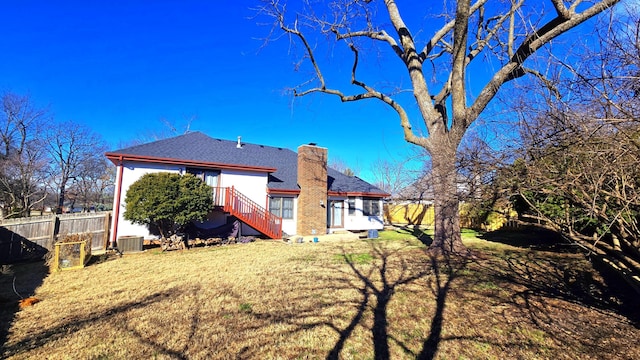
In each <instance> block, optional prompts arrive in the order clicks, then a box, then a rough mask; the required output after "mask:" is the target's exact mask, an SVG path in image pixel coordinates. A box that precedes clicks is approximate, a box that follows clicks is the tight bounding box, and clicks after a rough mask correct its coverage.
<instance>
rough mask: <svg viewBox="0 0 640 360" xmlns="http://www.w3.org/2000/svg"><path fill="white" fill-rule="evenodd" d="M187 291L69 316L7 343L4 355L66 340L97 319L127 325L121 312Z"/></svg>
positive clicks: (160, 350)
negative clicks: (20, 339)
mask: <svg viewBox="0 0 640 360" xmlns="http://www.w3.org/2000/svg"><path fill="white" fill-rule="evenodd" d="M183 293H185V290H181V289H180V288H173V289H170V290H167V291H164V292H156V293H153V294H150V295H147V296H145V297H144V298H142V299H139V300H132V301H129V302H124V303H122V304H118V305H115V306H112V307H109V308H106V309H102V310H99V311H95V312H93V313H92V314H91V315H89V316H81V317H73V318H69V319H67V320H66V321H64V322H62V323H60V324H59V325H57V326H55V327H52V328H46V329H45V328H43V329H41V331H39V332H35V333H32V334H30V336H29V337H27V338H24V339H23V340H22V341H19V342H17V343H14V344H10V345H8V346H7V345H6V344H5V346H4V347H3V349H2V352H1V353H0V355H3V356H5V357H9V356H12V355H16V354H19V353H28V352H29V351H31V350H34V349H36V348H39V347H42V346H45V345H47V344H49V343H52V342H55V341H57V340H59V339H64V338H65V337H67V336H69V334H73V333H79V332H81V331H82V330H83V329H84V328H86V327H90V326H93V325H94V324H95V323H96V322H97V321H104V320H110V321H112V322H113V323H114V324H119V325H120V326H123V324H124V325H125V326H126V322H122V323H121V322H120V321H118V320H117V316H120V315H121V314H123V313H125V312H127V311H130V310H132V309H139V308H145V307H149V306H151V305H152V304H154V303H157V302H162V301H166V300H167V299H172V298H177V297H179V296H182V295H183ZM123 331H126V333H127V334H130V335H135V336H136V337H137V338H138V339H139V340H140V341H142V342H143V343H147V344H148V345H150V346H152V347H153V350H154V351H155V352H156V353H157V354H164V355H169V356H170V357H172V358H177V359H186V357H185V356H184V354H183V352H181V351H175V350H172V349H169V348H167V347H166V346H164V345H163V344H159V343H157V342H154V341H153V340H152V339H149V338H148V337H146V336H145V335H143V334H140V333H136V332H135V331H134V330H132V329H129V328H124V329H123ZM194 331H195V330H194Z"/></svg>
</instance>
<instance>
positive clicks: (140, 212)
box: [124, 173, 213, 239]
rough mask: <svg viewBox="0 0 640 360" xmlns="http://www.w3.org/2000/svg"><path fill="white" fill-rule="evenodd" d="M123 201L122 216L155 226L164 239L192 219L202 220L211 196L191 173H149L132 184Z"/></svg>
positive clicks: (208, 209) (209, 190)
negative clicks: (124, 204) (123, 210)
mask: <svg viewBox="0 0 640 360" xmlns="http://www.w3.org/2000/svg"><path fill="white" fill-rule="evenodd" d="M125 203H126V208H125V212H124V218H125V219H127V220H129V221H131V222H133V223H135V224H140V225H147V226H149V225H151V226H154V227H156V228H157V229H158V230H159V231H160V236H162V237H163V238H165V239H166V238H168V237H170V236H171V235H173V234H175V233H176V232H177V231H179V229H180V228H181V227H182V226H184V225H187V224H188V223H190V222H191V221H195V220H200V221H202V220H205V219H206V217H207V214H209V212H210V211H211V209H212V208H213V197H212V189H211V187H210V186H209V185H207V184H205V183H204V182H203V181H202V180H201V179H199V178H197V177H195V176H194V175H191V174H185V175H179V174H174V173H151V174H146V175H143V176H142V177H141V178H140V179H138V180H137V181H136V182H135V183H133V184H131V186H130V187H129V190H127V194H126V196H125Z"/></svg>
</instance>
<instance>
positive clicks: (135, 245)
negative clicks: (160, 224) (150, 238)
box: [116, 235, 144, 254]
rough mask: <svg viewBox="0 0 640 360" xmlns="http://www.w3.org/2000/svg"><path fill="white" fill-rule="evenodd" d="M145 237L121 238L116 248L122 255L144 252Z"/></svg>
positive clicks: (129, 236)
mask: <svg viewBox="0 0 640 360" xmlns="http://www.w3.org/2000/svg"><path fill="white" fill-rule="evenodd" d="M143 245H144V237H142V236H132V235H127V236H119V237H118V240H117V241H116V246H117V247H118V250H120V252H121V253H123V254H125V253H128V252H129V253H131V252H140V251H143Z"/></svg>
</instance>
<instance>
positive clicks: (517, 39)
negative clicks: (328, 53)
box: [260, 0, 619, 252]
mask: <svg viewBox="0 0 640 360" xmlns="http://www.w3.org/2000/svg"><path fill="white" fill-rule="evenodd" d="M618 1H619V0H599V1H589V2H583V1H581V0H575V1H559V0H549V1H548V4H549V5H550V9H551V12H549V11H547V9H549V7H544V6H543V5H544V4H547V2H546V1H545V2H544V4H541V3H543V2H541V1H536V2H531V1H529V2H527V4H526V5H529V6H531V7H527V6H525V1H524V0H510V1H489V0H476V1H474V2H473V3H472V2H471V1H470V0H460V1H456V2H455V9H450V8H449V6H448V5H449V4H451V3H450V2H444V7H445V8H444V9H443V11H442V12H441V13H440V14H438V16H437V17H436V18H435V19H429V23H436V22H439V24H440V25H439V26H440V27H439V28H437V29H430V28H425V29H414V30H413V31H412V30H410V29H409V27H408V25H407V23H406V22H405V18H404V16H407V15H409V12H411V13H415V12H416V9H415V8H411V7H408V8H406V9H405V11H406V12H405V13H403V12H401V10H400V6H399V4H397V3H396V1H394V0H385V1H373V0H361V1H359V0H338V1H333V2H330V3H329V4H327V6H326V7H324V8H320V7H321V6H324V5H325V4H326V3H325V2H316V1H309V0H306V1H304V2H303V5H302V9H301V10H300V11H298V12H288V11H287V7H286V6H285V5H286V4H285V2H284V1H279V0H271V1H267V2H265V3H264V6H263V7H262V8H261V9H260V11H261V13H262V14H265V15H267V16H270V17H271V18H272V19H274V32H272V34H275V33H276V32H277V31H281V32H283V33H284V34H286V35H289V36H290V38H291V41H292V42H294V43H295V44H300V45H302V48H303V51H302V54H301V62H304V61H306V62H307V63H308V64H310V65H311V67H312V69H313V76H312V78H311V79H309V81H307V82H304V83H303V84H302V85H300V86H298V87H296V88H295V89H294V90H293V93H294V95H295V96H305V95H309V94H314V93H325V94H329V95H333V96H337V97H338V98H340V100H341V101H343V102H351V101H360V100H366V99H376V100H378V101H381V102H382V103H384V104H385V105H387V106H389V107H390V108H391V109H393V111H395V113H396V114H397V116H398V118H399V120H400V121H399V122H400V125H401V126H402V129H403V131H404V138H405V140H406V141H407V142H409V143H411V144H415V145H418V146H420V147H422V148H424V149H425V150H426V151H427V152H428V153H429V154H430V157H431V161H432V174H433V176H432V179H431V181H432V185H433V189H434V194H435V199H434V200H435V217H436V220H435V233H434V241H433V243H432V245H431V250H432V251H434V252H459V251H464V246H463V244H462V241H461V236H460V218H459V212H458V206H459V205H458V204H459V199H458V196H457V175H456V153H457V149H458V146H459V144H460V142H461V141H462V138H463V136H464V135H465V132H466V131H467V129H468V128H469V127H470V126H471V125H472V123H474V121H476V119H478V117H479V116H480V114H481V113H482V112H483V111H484V110H485V108H486V107H487V106H488V105H489V103H490V102H491V100H492V99H494V97H495V96H496V94H497V93H498V91H499V90H500V89H501V88H502V87H504V85H505V84H507V83H509V82H510V81H512V80H514V79H518V78H520V77H523V76H525V75H527V74H531V75H533V76H542V73H541V72H540V71H539V70H536V69H532V68H530V67H529V66H530V65H532V64H529V63H530V61H529V62H527V60H528V59H530V58H531V57H532V55H534V54H536V53H537V52H538V51H539V50H540V49H541V48H543V46H545V45H547V44H549V43H551V42H552V41H553V40H554V39H556V38H557V37H558V36H559V35H561V34H563V33H565V32H567V31H569V30H571V29H573V28H575V27H576V26H578V25H580V24H582V23H584V22H585V21H587V20H589V19H590V18H592V17H594V16H596V15H598V14H599V13H602V12H603V11H605V10H606V9H608V8H609V7H611V6H613V5H615V4H616V3H617V2H618ZM414 7H415V6H414ZM381 13H382V14H384V15H385V16H382V15H380V14H381ZM422 31H424V32H431V35H430V37H427V38H426V39H423V40H420V39H421V38H420V37H418V35H420V36H421V35H422ZM318 32H319V33H320V34H322V35H325V36H326V37H325V40H322V41H335V42H336V44H338V45H343V46H345V47H346V48H347V49H349V50H350V51H351V54H352V56H353V57H352V60H353V61H352V67H351V77H350V79H349V80H350V84H351V85H353V86H354V88H355V89H356V90H355V92H353V93H347V91H346V90H345V87H343V86H341V85H340V84H337V83H335V84H334V83H333V82H331V81H332V80H333V78H331V77H325V75H326V74H327V71H328V68H329V67H328V66H326V64H324V63H322V61H321V59H320V57H319V56H318V55H319V54H318V52H317V44H315V42H314V41H315V40H316V38H315V37H314V36H315V35H316V34H318ZM273 36H275V35H273ZM273 36H272V37H273ZM365 40H366V41H365ZM367 41H370V42H372V43H374V44H379V45H380V49H382V50H389V51H390V52H391V53H392V54H393V55H394V56H395V57H396V58H397V60H399V61H398V62H396V63H392V62H391V61H387V62H383V63H382V66H383V67H385V69H386V70H388V71H387V72H388V73H391V70H390V68H392V67H393V66H395V65H396V64H397V65H398V66H399V67H401V68H402V69H403V70H404V72H405V74H406V76H408V80H409V82H410V84H411V92H412V95H413V98H411V99H410V100H408V101H407V99H406V97H402V96H400V94H399V93H400V92H399V91H398V88H393V90H387V91H386V89H388V87H385V86H386V84H385V85H380V84H376V82H375V79H365V78H366V77H367V76H368V75H369V74H368V73H367V74H365V75H364V76H363V75H362V74H361V73H359V72H358V70H359V66H361V63H362V61H363V59H361V58H362V57H365V56H367V55H371V56H374V57H376V58H380V57H379V56H380V55H379V53H378V52H377V51H376V50H375V49H377V48H376V47H372V46H371V45H370V43H368V42H367ZM336 51H338V50H337V47H336ZM478 59H480V60H478ZM483 60H484V61H485V62H484V64H478V65H479V66H475V64H476V63H478V62H482V61H483ZM525 62H526V63H527V64H525ZM483 65H484V66H483ZM468 70H469V71H468ZM485 74H486V75H487V80H483V76H484V75H485ZM398 80H400V82H401V80H403V78H399V79H398ZM479 81H482V82H484V84H483V85H481V86H480V87H475V86H474V87H471V86H470V83H471V82H474V85H476V84H475V83H476V82H479ZM474 89H480V90H479V91H478V90H476V91H474ZM414 105H417V108H418V110H419V117H420V119H419V120H421V121H420V122H418V121H417V119H414V118H412V117H411V115H410V112H409V111H408V109H410V107H411V106H414ZM416 125H418V130H414V126H416ZM421 128H423V129H424V130H425V131H426V135H425V134H423V133H422V132H421V131H419V129H421Z"/></svg>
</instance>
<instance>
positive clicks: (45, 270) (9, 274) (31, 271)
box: [0, 261, 49, 354]
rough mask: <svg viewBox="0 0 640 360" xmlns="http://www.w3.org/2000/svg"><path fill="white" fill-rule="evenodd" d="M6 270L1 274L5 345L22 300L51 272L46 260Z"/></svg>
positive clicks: (0, 323) (0, 336)
mask: <svg viewBox="0 0 640 360" xmlns="http://www.w3.org/2000/svg"><path fill="white" fill-rule="evenodd" d="M5 270H6V271H4V272H3V273H2V274H0V344H2V345H3V346H4V344H5V343H6V341H7V336H8V334H9V328H10V327H11V323H12V322H13V319H14V318H15V314H16V313H17V312H18V311H19V310H20V307H19V303H20V300H22V299H23V298H28V297H31V296H33V295H34V293H35V290H36V289H37V288H38V287H39V286H40V285H42V282H43V281H44V279H45V278H46V277H47V275H48V274H49V267H48V266H46V265H45V264H44V261H31V262H22V263H17V264H13V265H11V266H7V267H6V269H5ZM1 350H2V348H0V354H1V353H2V352H1Z"/></svg>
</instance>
